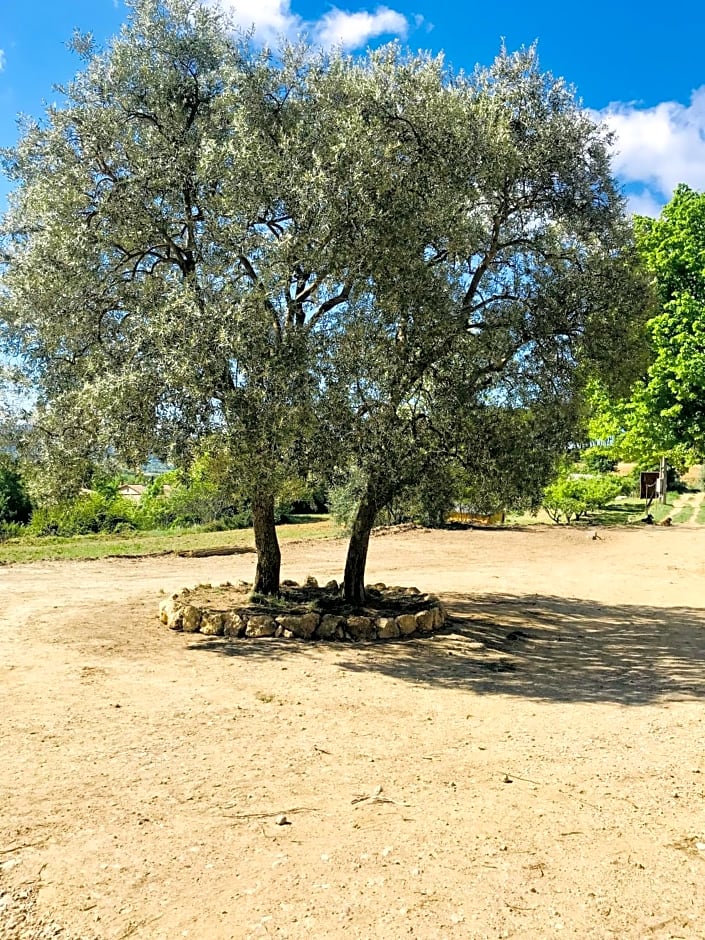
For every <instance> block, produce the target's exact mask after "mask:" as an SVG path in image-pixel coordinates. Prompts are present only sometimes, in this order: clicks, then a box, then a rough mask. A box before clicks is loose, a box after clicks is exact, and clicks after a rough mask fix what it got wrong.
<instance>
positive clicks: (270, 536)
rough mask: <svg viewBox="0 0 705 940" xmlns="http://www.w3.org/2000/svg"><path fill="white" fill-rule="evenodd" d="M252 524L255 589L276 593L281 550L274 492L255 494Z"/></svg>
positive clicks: (260, 591) (259, 591) (258, 591)
mask: <svg viewBox="0 0 705 940" xmlns="http://www.w3.org/2000/svg"><path fill="white" fill-rule="evenodd" d="M252 524H253V526H254V530H255V548H256V549H257V571H256V572H255V585H254V590H255V592H256V593H257V594H276V593H277V592H278V591H279V573H280V569H281V551H280V550H279V540H278V539H277V529H276V526H275V524H274V494H273V493H257V494H255V497H254V498H253V500H252Z"/></svg>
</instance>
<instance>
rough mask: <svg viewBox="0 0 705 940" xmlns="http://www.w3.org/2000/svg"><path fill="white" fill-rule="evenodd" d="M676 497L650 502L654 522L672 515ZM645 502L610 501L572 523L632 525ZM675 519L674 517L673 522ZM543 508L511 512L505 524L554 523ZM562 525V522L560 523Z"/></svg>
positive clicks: (632, 500)
mask: <svg viewBox="0 0 705 940" xmlns="http://www.w3.org/2000/svg"><path fill="white" fill-rule="evenodd" d="M675 498H676V494H673V496H671V497H670V498H669V499H670V501H669V502H667V503H652V504H651V506H650V507H649V512H650V513H651V515H652V516H653V517H654V522H661V521H662V520H663V519H665V518H666V517H667V516H672V515H673V500H674V499H675ZM644 506H645V502H644V500H641V499H620V500H617V501H616V502H614V503H610V504H609V505H607V506H605V508H604V509H601V510H600V511H599V512H593V513H590V515H588V516H586V517H585V518H584V519H580V520H579V521H578V522H573V523H572V525H574V526H575V525H577V526H581V525H582V526H586V525H587V526H591V525H599V526H619V525H633V524H635V523H640V522H641V520H642V519H643V518H644V516H645V515H646V512H645V509H644ZM704 508H705V507H704ZM675 521H676V520H675V519H674V522H675ZM556 524H557V523H555V522H554V521H553V519H551V517H550V516H549V515H548V513H547V512H546V511H545V510H544V509H539V511H538V512H537V513H536V514H534V515H531V514H529V513H523V514H511V515H508V516H507V525H520V526H527V525H556ZM561 525H564V523H561Z"/></svg>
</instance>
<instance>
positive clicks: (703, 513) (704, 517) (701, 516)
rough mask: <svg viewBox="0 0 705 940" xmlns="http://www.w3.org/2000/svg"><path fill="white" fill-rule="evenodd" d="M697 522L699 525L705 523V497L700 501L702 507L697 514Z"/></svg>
mask: <svg viewBox="0 0 705 940" xmlns="http://www.w3.org/2000/svg"><path fill="white" fill-rule="evenodd" d="M695 522H696V523H697V525H705V499H703V501H702V502H701V503H700V508H699V509H698V511H697V513H696V516H695Z"/></svg>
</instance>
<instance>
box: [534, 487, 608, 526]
mask: <svg viewBox="0 0 705 940" xmlns="http://www.w3.org/2000/svg"><path fill="white" fill-rule="evenodd" d="M621 487H622V485H621V483H620V481H619V479H618V478H617V477H613V476H601V477H576V476H565V477H560V478H559V479H558V480H556V481H555V483H552V484H551V485H550V486H548V487H546V490H545V492H544V498H543V508H544V509H545V510H546V512H547V513H548V515H549V516H550V517H551V519H553V521H554V522H560V521H561V519H565V522H566V524H570V523H571V522H574V521H577V520H578V519H582V518H584V517H585V516H586V515H588V513H591V512H596V511H597V510H598V509H602V508H603V507H604V506H606V505H607V504H608V503H611V502H612V500H613V499H615V497H617V496H618V495H619V493H620V490H621Z"/></svg>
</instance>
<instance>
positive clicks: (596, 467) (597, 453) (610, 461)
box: [582, 447, 618, 473]
mask: <svg viewBox="0 0 705 940" xmlns="http://www.w3.org/2000/svg"><path fill="white" fill-rule="evenodd" d="M617 462H618V461H617V458H616V457H615V456H614V451H613V450H612V448H610V447H590V448H589V449H588V450H586V451H585V452H584V453H583V455H582V463H583V466H584V467H585V469H586V471H587V472H588V473H612V471H614V470H616V469H617Z"/></svg>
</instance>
